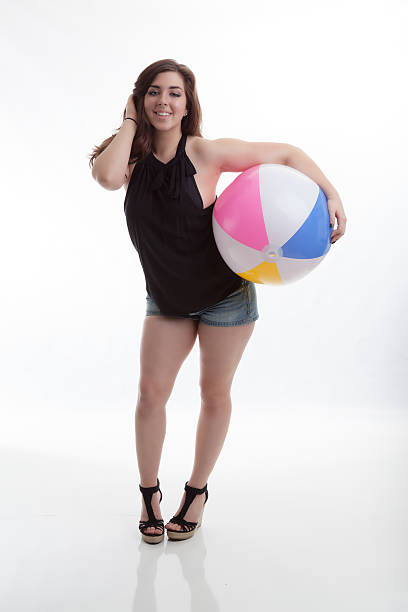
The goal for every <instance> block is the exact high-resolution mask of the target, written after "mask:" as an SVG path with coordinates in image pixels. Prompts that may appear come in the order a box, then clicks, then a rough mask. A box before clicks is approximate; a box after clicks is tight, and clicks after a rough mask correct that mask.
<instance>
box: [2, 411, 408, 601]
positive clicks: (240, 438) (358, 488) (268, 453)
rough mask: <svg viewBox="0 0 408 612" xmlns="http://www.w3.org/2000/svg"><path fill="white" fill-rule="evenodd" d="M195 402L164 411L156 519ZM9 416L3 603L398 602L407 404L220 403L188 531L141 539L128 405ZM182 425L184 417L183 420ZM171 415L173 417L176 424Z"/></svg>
mask: <svg viewBox="0 0 408 612" xmlns="http://www.w3.org/2000/svg"><path fill="white" fill-rule="evenodd" d="M197 415H198V412H197V411H193V412H192V413H188V414H186V415H185V417H183V415H180V414H175V409H174V408H172V410H171V413H170V411H169V412H168V418H167V435H166V441H165V446H164V449H163V456H162V464H161V469H160V473H159V478H160V484H161V489H162V492H163V501H162V513H163V517H164V519H165V522H167V520H169V518H170V517H171V515H172V514H173V513H174V512H175V511H176V509H177V507H178V504H179V501H180V499H181V495H182V492H183V487H184V483H185V481H186V480H187V479H188V477H189V475H190V469H191V465H192V456H193V454H192V453H193V449H194V426H195V423H196V419H197ZM9 416H10V418H9V419H8V432H7V433H8V436H7V441H6V442H5V443H4V444H3V448H2V452H1V466H2V467H1V469H2V477H1V514H0V518H1V520H0V530H1V533H0V536H1V543H2V545H1V553H0V554H1V558H0V563H1V568H0V569H1V576H0V589H1V591H0V594H1V599H0V601H1V605H0V608H1V610H4V611H5V612H17V611H18V612H23V611H24V612H31V611H35V612H57V611H58V612H65V611H69V612H92V611H94V610H95V611H98V612H105V611H106V612H108V611H109V612H136V610H137V611H138V612H142V611H143V612H144V611H146V612H148V611H151V610H152V611H153V610H155V611H158V612H161V611H163V612H164V611H166V612H168V611H173V610H174V611H175V610H177V612H184V611H187V610H189V611H190V610H193V611H203V612H212V611H215V610H217V611H218V610H222V611H223V612H227V611H229V610H231V611H232V610H233V611H234V612H238V611H241V610H242V611H244V610H245V611H247V610H249V609H253V610H260V611H263V610H268V611H269V610H276V611H279V612H300V611H302V612H303V611H307V612H309V611H310V612H320V611H322V612H340V611H341V612H354V611H355V612H365V611H367V612H368V611H369V612H406V611H407V610H408V563H407V561H408V552H407V551H408V537H407V531H408V529H407V517H408V490H407V489H408V480H407V472H408V469H407V467H408V461H407V459H408V445H407V438H408V427H407V425H408V414H407V413H404V412H403V411H401V410H396V409H395V410H393V409H392V408H386V407H384V409H383V410H372V411H369V410H366V409H364V410H363V409H360V410H359V409H358V408H356V407H354V408H353V409H351V408H348V409H347V410H346V409H341V408H339V407H337V408H330V407H328V408H327V409H322V408H320V409H311V408H301V407H296V408H294V407H292V408H290V407H285V408H283V407H281V408H278V407H266V408H264V409H263V410H262V409H261V408H259V409H255V408H254V407H252V413H251V415H248V414H247V411H246V410H244V409H243V407H240V406H239V405H238V407H237V408H236V409H235V411H234V412H233V416H232V420H231V425H230V429H229V432H228V436H227V439H226V442H225V445H224V447H223V449H222V451H221V455H220V457H219V460H218V462H217V464H216V466H215V469H214V471H213V473H212V474H211V476H210V478H209V481H208V491H209V498H208V502H207V504H206V508H205V511H204V516H203V524H202V527H201V528H200V529H199V531H198V533H197V535H196V536H195V537H194V538H193V539H191V540H187V541H185V542H169V541H167V540H166V539H165V540H164V541H163V542H162V543H161V544H158V545H155V546H153V545H149V544H146V543H144V542H142V541H141V537H140V534H139V531H138V521H139V518H140V499H141V498H140V493H139V491H138V471H137V464H136V456H135V451H134V439H133V430H132V419H133V413H132V412H131V411H129V413H126V414H124V413H123V412H116V413H115V412H114V411H113V410H111V411H107V410H105V411H103V412H101V413H97V412H88V413H86V412H85V411H82V412H81V413H78V415H77V416H75V414H74V413H72V412H69V411H65V412H63V413H62V412H61V411H60V410H59V411H58V412H57V411H55V410H54V411H53V410H52V409H51V408H43V409H42V411H39V410H36V411H35V413H32V412H30V411H29V410H27V412H26V414H25V415H19V417H18V418H17V417H15V418H14V421H13V418H12V416H11V415H9ZM182 423H184V425H182ZM182 427H183V429H180V428H182Z"/></svg>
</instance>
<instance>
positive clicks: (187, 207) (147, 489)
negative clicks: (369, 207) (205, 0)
mask: <svg viewBox="0 0 408 612" xmlns="http://www.w3.org/2000/svg"><path fill="white" fill-rule="evenodd" d="M200 124H201V109H200V104H199V101H198V97H197V92H196V85H195V77H194V75H193V73H192V72H191V70H190V69H189V68H188V67H187V66H185V65H184V64H178V63H177V62H175V61H174V60H170V59H165V60H160V61H157V62H155V63H153V64H151V65H150V66H148V67H147V68H146V69H145V70H143V72H142V73H141V74H140V75H139V78H138V79H137V81H136V83H135V87H134V89H133V93H132V94H131V95H130V96H129V98H128V100H127V104H126V108H125V111H124V114H123V123H122V125H121V127H120V128H119V130H118V133H117V134H115V135H114V136H111V137H110V138H108V139H107V140H105V141H104V142H103V143H102V144H101V145H100V146H99V147H96V148H95V149H94V151H93V154H92V156H91V159H90V164H91V165H93V169H92V175H93V177H94V178H95V179H96V180H97V181H98V183H100V184H101V185H102V186H103V187H105V188H106V189H111V190H116V189H119V188H120V187H122V186H124V187H125V189H126V197H125V203H124V209H125V214H126V221H127V226H128V229H129V234H130V237H131V240H132V242H133V244H134V246H135V248H136V250H137V252H138V255H139V258H140V262H141V265H142V268H143V271H144V274H145V278H146V290H147V295H146V301H147V308H146V317H145V320H144V326H143V334H142V341H141V351H140V379H139V393H138V401H137V407H136V415H135V430H136V451H137V459H138V467H139V472H140V485H139V488H140V490H141V492H142V494H143V498H142V513H141V521H140V524H139V529H140V531H141V533H142V537H143V539H144V540H145V541H146V542H149V543H157V542H160V541H162V540H163V538H164V527H165V528H166V529H167V533H168V537H169V538H171V539H186V538H190V537H192V536H193V535H194V533H195V532H196V530H197V528H198V527H199V526H200V525H201V519H202V514H203V510H204V504H205V503H206V501H207V499H208V491H207V479H208V477H209V475H210V473H211V472H212V470H213V468H214V465H215V463H216V460H217V458H218V455H219V453H220V451H221V448H222V446H223V443H224V440H225V436H226V433H227V430H228V426H229V422H230V416H231V397H230V390H231V385H232V381H233V377H234V374H235V371H236V369H237V366H238V364H239V362H240V359H241V357H242V354H243V351H244V349H245V347H246V345H247V343H248V341H249V338H250V337H251V335H252V332H253V329H254V325H255V321H256V320H257V319H258V316H259V315H258V310H257V300H256V291H255V285H254V284H253V283H252V282H250V281H247V280H245V279H242V278H241V277H239V276H238V275H236V274H235V273H233V272H232V271H231V270H230V269H229V268H228V266H227V265H226V264H225V262H224V261H223V259H222V258H221V256H220V254H219V252H218V249H217V247H216V244H215V241H214V237H213V233H212V215H211V213H212V209H213V206H214V204H215V201H216V199H217V196H216V195H215V190H216V187H217V182H218V179H219V177H220V175H221V173H222V172H223V171H230V172H241V171H244V170H246V169H247V168H249V167H251V166H254V165H256V164H261V163H279V164H288V165H290V166H292V167H294V168H297V169H298V170H300V171H301V172H304V173H305V174H307V175H308V176H310V177H311V178H312V179H313V180H315V181H316V182H317V183H318V184H319V185H320V186H321V187H322V189H323V190H324V192H325V194H326V196H327V198H328V208H329V214H330V221H331V223H332V225H333V226H334V218H335V217H337V219H338V227H337V229H336V231H333V233H332V237H331V240H332V242H335V241H336V240H337V239H338V238H339V237H340V236H341V235H343V233H344V231H345V222H346V218H345V215H344V211H343V207H342V204H341V201H340V198H339V196H338V194H337V192H336V190H335V189H334V188H333V186H332V185H331V184H330V183H329V182H328V180H327V179H326V177H325V176H324V175H323V174H322V173H321V172H320V170H319V168H318V167H317V166H316V165H315V164H314V163H313V162H312V160H311V159H310V158H308V157H307V156H306V155H305V154H304V153H303V151H301V150H300V149H298V148H297V147H293V146H291V145H288V144H284V143H271V142H255V143H252V142H245V141H242V140H236V139H230V138H221V139H218V140H206V139H204V138H203V137H202V134H201V131H200ZM197 336H198V338H199V345H200V389H201V401H202V405H201V412H200V417H199V421H198V427H197V434H196V447H195V458H194V465H193V469H192V472H191V476H190V478H189V479H188V481H187V482H186V484H185V487H184V493H183V496H182V499H181V502H180V506H179V508H178V511H177V512H176V514H175V516H173V517H172V519H171V520H170V521H169V522H168V523H167V524H166V525H165V526H164V522H163V518H162V516H161V512H160V506H159V504H160V502H161V499H162V493H161V490H160V488H159V484H160V483H159V479H158V477H157V476H158V470H159V464H160V457H161V452H162V446H163V442H164V436H165V427H166V413H165V406H166V402H167V400H168V398H169V396H170V394H171V391H172V389H173V385H174V382H175V379H176V376H177V373H178V371H179V369H180V367H181V365H182V363H183V362H184V360H185V359H186V357H187V355H188V354H189V352H190V351H191V349H192V347H193V345H194V343H195V341H196V338H197ZM159 494H160V498H159Z"/></svg>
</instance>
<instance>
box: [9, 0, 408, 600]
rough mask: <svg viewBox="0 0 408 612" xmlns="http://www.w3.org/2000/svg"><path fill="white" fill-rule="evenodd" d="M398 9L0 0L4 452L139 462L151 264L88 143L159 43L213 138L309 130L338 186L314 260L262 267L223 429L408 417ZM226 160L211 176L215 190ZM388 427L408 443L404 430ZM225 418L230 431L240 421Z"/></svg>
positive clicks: (193, 408) (303, 136)
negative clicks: (296, 271) (297, 270)
mask: <svg viewBox="0 0 408 612" xmlns="http://www.w3.org/2000/svg"><path fill="white" fill-rule="evenodd" d="M407 21H408V3H407V2H406V1H405V0H387V1H386V0H372V1H368V0H367V1H362V0H342V2H340V1H339V2H323V1H317V0H311V1H309V2H303V1H301V0H298V1H294V0H286V1H285V2H275V1H274V0H265V1H262V0H254V1H253V2H250V3H249V2H242V1H240V0H234V1H232V0H223V2H214V1H213V0H209V1H207V2H206V3H205V4H204V3H202V4H195V3H191V2H190V1H188V2H187V1H186V0H179V1H178V2H176V3H173V2H166V1H163V0H159V1H158V2H154V3H146V2H144V3H138V2H130V1H129V0H124V1H123V2H122V3H119V4H118V3H111V2H108V1H104V0H99V1H98V2H96V1H92V2H90V1H88V2H86V1H85V2H84V0H81V2H79V1H78V0H73V1H71V3H70V4H68V3H62V2H58V1H57V2H55V1H53V2H51V1H47V0H32V1H30V2H29V1H28V0H24V1H23V0H21V1H20V2H11V1H10V0H8V1H6V0H3V2H2V5H1V37H0V38H1V43H0V51H1V53H0V57H1V64H2V74H3V77H2V95H1V97H0V107H1V117H2V128H1V137H2V146H1V148H0V155H1V166H2V170H3V181H2V197H1V200H2V203H1V218H2V223H1V241H0V249H1V261H2V265H1V284H0V286H1V293H2V298H1V305H2V316H1V319H0V326H1V353H0V358H1V364H0V365H1V372H2V374H3V376H2V379H3V380H2V384H1V396H0V402H1V406H2V408H1V410H2V426H1V431H2V433H1V440H0V442H1V445H2V449H3V452H4V453H5V454H6V455H7V454H8V453H11V451H12V449H14V450H16V449H20V450H21V452H23V449H24V452H31V451H33V450H34V449H37V451H38V452H39V453H40V452H41V453H44V462H46V459H45V456H46V454H47V453H50V455H49V456H50V457H52V458H53V461H55V458H56V457H57V455H58V453H60V455H65V456H66V457H67V458H70V460H72V461H74V457H77V456H80V455H81V453H82V454H84V455H85V454H91V455H95V456H98V458H99V459H100V460H102V461H104V460H105V459H104V456H105V452H106V451H110V452H107V453H106V454H107V455H108V456H107V457H106V465H108V464H111V462H112V460H114V458H115V457H117V455H118V453H120V452H123V453H125V455H126V457H127V459H128V460H129V465H132V466H133V467H132V468H131V469H133V470H134V471H133V473H132V478H137V474H136V459H135V457H134V439H133V437H134V432H133V429H132V427H133V425H132V423H133V413H134V408H135V403H136V395H137V383H138V374H139V345H140V338H141V331H142V324H143V317H144V313H145V285H144V276H143V273H142V270H141V267H140V263H139V259H138V256H137V253H136V251H135V250H134V248H133V246H132V244H131V242H130V238H129V236H128V233H127V228H126V222H125V216H124V212H123V201H124V197H125V190H124V189H123V188H122V189H120V190H118V191H114V192H111V191H107V190H104V189H103V188H102V187H100V186H99V185H98V184H97V183H96V182H95V181H94V180H93V178H92V176H91V169H90V168H89V166H88V157H87V156H88V154H89V153H90V152H91V150H92V147H93V145H95V144H99V143H101V142H102V141H103V140H104V139H105V138H107V137H108V136H110V135H111V134H112V133H113V131H114V130H115V129H117V128H118V127H119V126H120V123H121V120H122V111H123V109H124V107H125V104H126V100H127V97H128V96H129V94H130V93H131V91H132V88H133V83H134V81H135V80H136V79H137V76H138V74H139V73H140V72H141V71H142V70H143V69H144V68H145V67H146V66H147V65H148V64H150V63H152V62H154V61H156V60H158V59H163V58H173V59H175V60H177V61H179V62H181V63H185V64H187V65H188V66H189V67H190V68H191V69H192V70H193V72H194V73H195V75H196V79H197V88H198V95H199V99H200V103H201V106H202V110H203V126H202V128H203V135H204V137H206V138H210V139H213V138H221V137H231V138H240V139H244V140H248V141H274V142H287V143H290V144H293V145H296V146H298V147H300V148H302V149H303V150H304V151H305V152H306V153H307V154H308V155H309V156H310V157H311V158H312V159H313V160H314V161H315V162H316V163H317V164H318V166H319V167H320V168H321V170H322V171H323V172H324V174H325V175H326V176H327V178H328V179H329V180H330V181H331V183H332V184H333V185H334V186H335V188H336V189H337V190H338V192H339V194H340V197H341V198H342V202H343V205H344V209H345V212H346V215H347V219H348V222H347V229H346V233H345V235H344V236H343V237H342V238H341V239H340V240H339V241H338V242H337V243H336V244H334V245H333V246H332V247H331V249H330V252H329V253H328V255H327V257H326V258H325V259H324V261H323V262H322V263H321V265H319V266H318V267H317V268H316V269H315V270H314V271H313V272H312V273H311V274H309V276H307V277H306V278H304V279H303V280H301V281H299V282H297V283H294V284H292V285H289V286H285V287H269V286H262V285H257V295H258V308H259V313H260V318H259V320H258V322H257V323H256V326H255V331H254V333H253V335H252V338H251V340H250V342H249V345H248V346H247V348H246V351H245V353H244V356H243V358H242V361H241V363H240V365H239V367H238V370H237V373H236V377H235V380H234V384H233V389H232V398H233V421H232V427H233V426H234V422H235V421H234V419H235V418H237V419H241V418H247V417H248V415H250V418H251V419H252V417H253V421H252V425H253V427H254V430H253V431H254V432H255V431H257V430H259V429H260V428H262V429H264V431H265V428H266V429H267V428H268V421H267V420H266V419H267V418H268V415H269V416H270V418H273V417H272V415H273V414H274V413H276V411H278V410H279V411H280V412H281V413H282V414H287V415H292V416H293V415H295V414H296V415H298V417H299V418H300V419H302V418H304V419H305V421H304V422H306V421H307V419H308V418H309V417H308V416H307V415H313V414H315V415H316V414H318V415H319V416H318V417H316V416H315V417H313V416H311V417H310V418H315V419H316V423H319V422H323V420H324V419H327V422H329V421H331V422H333V421H332V420H333V419H341V418H343V416H344V415H346V414H348V415H358V414H362V413H363V412H367V411H369V412H370V413H372V415H373V418H374V414H376V415H377V417H376V418H378V419H379V421H378V422H381V423H383V424H384V423H385V422H386V420H387V418H388V417H387V415H388V416H389V417H390V418H391V416H392V414H398V418H399V419H403V421H400V422H405V421H404V419H405V416H404V415H406V413H405V410H406V405H407V359H408V351H407V340H408V338H407V299H406V298H407V273H406V266H407V264H406V260H407V259H406V258H407V247H406V243H407V238H406V227H407V221H408V214H407V196H408V188H407V181H406V176H407V170H406V167H407V161H408V160H407V153H406V151H407V148H406V147H407V145H406V143H407V136H408V130H407V119H406V110H407V102H408V100H407V91H406V58H407V50H408V49H407V47H408V45H407V43H406V32H407ZM235 176H237V175H236V174H234V173H225V174H223V175H222V177H221V180H220V182H219V184H218V188H217V195H218V196H219V195H220V194H221V192H222V191H223V189H224V188H225V187H226V186H227V185H228V184H229V183H230V182H231V181H232V180H233V179H234V178H235ZM198 356H199V353H198V343H196V345H195V347H194V349H193V351H192V353H191V354H190V355H189V357H188V358H187V360H186V362H185V363H184V364H183V366H182V368H181V370H180V373H179V376H178V378H177V381H176V384H175V387H174V391H173V394H172V396H171V398H170V400H169V403H168V414H169V419H168V421H169V428H170V429H169V435H170V437H172V436H173V442H172V444H174V443H176V442H177V438H178V429H177V428H178V427H179V425H180V421H181V420H182V418H183V417H182V416H181V415H180V414H179V411H182V410H183V411H184V410H185V414H186V415H187V419H189V420H187V423H188V425H187V426H188V427H189V432H190V436H191V441H190V442H189V444H190V446H189V452H190V455H189V456H191V449H192V448H193V447H192V445H193V439H192V432H193V430H192V429H191V427H192V425H193V421H195V420H196V418H197V415H198V410H199V387H198V380H199V362H198ZM315 410H317V412H313V411H315ZM350 418H352V417H351V416H350ZM356 418H357V417H356ZM322 419H323V420H322ZM384 419H385V420H384ZM296 422H298V423H303V421H296ZM388 422H390V421H388ZM294 423H295V420H294ZM73 424H75V425H73ZM270 424H271V423H270V422H269V425H270ZM105 425H106V426H105ZM299 427H300V430H301V426H299ZM115 428H116V429H115ZM173 428H174V429H173ZM378 431H379V435H380V434H381V431H384V430H383V425H381V426H379V430H378ZM398 431H399V432H400V435H401V436H402V437H400V438H399V440H400V443H401V447H400V448H401V449H402V440H403V439H406V433H407V430H406V428H405V429H401V428H399V429H398ZM228 435H229V436H230V437H229V438H228V442H227V445H228V444H234V442H233V440H234V439H235V440H236V437H235V436H236V435H237V434H236V433H235V431H234V433H232V431H231V432H229V434H228ZM115 436H116V437H115ZM112 437H115V440H116V441H115V442H112ZM266 443H267V442H266ZM251 444H253V445H254V446H256V444H257V441H256V440H253V441H252V443H251ZM170 448H171V447H170V442H169V449H170ZM173 448H174V447H173ZM356 448H357V447H356ZM123 449H125V450H123ZM165 452H167V451H165ZM225 452H227V451H225ZM356 452H357V451H356ZM28 456H29V455H28ZM9 459H10V457H9ZM400 460H401V459H400ZM132 462H133V463H132ZM19 465H20V466H21V465H23V464H22V463H21V464H19ZM180 465H181V463H180ZM400 466H401V468H402V463H401V464H400ZM182 467H183V469H185V464H183V466H182ZM16 469H17V468H16ZM21 469H22V468H21ZM220 469H222V468H220ZM22 471H23V469H22ZM182 473H183V474H184V473H185V474H186V478H187V472H182ZM186 478H185V479H186ZM182 482H184V481H182ZM10 487H12V483H11V482H10ZM133 494H134V493H133V492H132V495H133ZM25 497H26V495H25V493H22V494H21V498H20V500H19V502H18V503H17V502H16V503H15V504H14V505H13V504H11V505H10V506H7V504H6V505H5V506H3V509H4V508H5V509H4V512H5V513H6V515H7V512H8V510H7V509H8V508H9V512H10V515H13V513H15V512H18V509H23V508H27V506H25V505H24V503H28V502H23V499H25ZM10 503H11V502H10ZM30 503H31V504H34V505H33V506H30V507H31V508H32V509H33V512H35V511H36V508H37V506H36V505H35V502H33V501H32V499H31V501H30ZM55 503H56V504H57V502H55ZM89 503H91V502H89ZM131 503H133V497H132V502H131ZM57 505H58V504H57ZM38 507H39V506H38ZM55 507H57V506H55ZM61 507H62V506H61ZM316 609H317V608H315V610H316ZM332 609H334V608H332Z"/></svg>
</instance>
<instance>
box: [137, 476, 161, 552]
mask: <svg viewBox="0 0 408 612" xmlns="http://www.w3.org/2000/svg"><path fill="white" fill-rule="evenodd" d="M159 487H160V482H159V479H157V485H156V486H154V487H142V486H141V485H139V489H140V490H141V492H142V495H143V499H144V503H145V506H146V510H147V514H148V517H149V519H148V520H147V521H139V530H140V532H141V534H142V538H143V540H144V541H145V542H147V543H148V544H158V543H159V542H161V541H162V540H163V539H164V521H163V519H157V518H156V517H155V516H154V512H153V508H152V496H153V494H154V493H156V492H157V491H160V488H159ZM162 498H163V494H162V492H161V491H160V501H159V503H160V502H161V500H162ZM146 527H156V528H157V529H161V530H162V532H161V533H144V529H146Z"/></svg>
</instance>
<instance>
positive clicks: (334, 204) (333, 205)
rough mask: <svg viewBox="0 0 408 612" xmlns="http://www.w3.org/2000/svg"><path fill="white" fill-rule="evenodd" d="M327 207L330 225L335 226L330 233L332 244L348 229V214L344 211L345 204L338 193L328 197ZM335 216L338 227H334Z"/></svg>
mask: <svg viewBox="0 0 408 612" xmlns="http://www.w3.org/2000/svg"><path fill="white" fill-rule="evenodd" d="M327 208H328V210H329V216H330V226H331V227H332V228H333V231H332V233H331V234H330V241H331V243H332V244H334V243H335V242H336V240H338V239H339V238H341V236H343V234H344V232H345V231H346V222H347V219H346V215H345V213H344V208H343V204H342V202H341V200H340V197H339V196H338V195H334V196H330V197H329V198H327ZM335 218H337V227H336V229H334V222H335Z"/></svg>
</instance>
